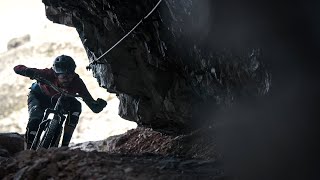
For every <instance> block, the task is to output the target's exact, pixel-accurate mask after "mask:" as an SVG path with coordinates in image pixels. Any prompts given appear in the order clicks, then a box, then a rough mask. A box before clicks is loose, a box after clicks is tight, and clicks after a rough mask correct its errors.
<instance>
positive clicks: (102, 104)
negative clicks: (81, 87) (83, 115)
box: [96, 98, 107, 109]
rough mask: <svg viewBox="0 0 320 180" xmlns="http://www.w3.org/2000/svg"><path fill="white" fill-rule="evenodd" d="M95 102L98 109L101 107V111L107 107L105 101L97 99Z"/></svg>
mask: <svg viewBox="0 0 320 180" xmlns="http://www.w3.org/2000/svg"><path fill="white" fill-rule="evenodd" d="M96 102H97V104H98V105H99V107H101V109H103V108H104V107H106V105H107V101H105V100H103V99H100V98H98V99H97V101H96Z"/></svg>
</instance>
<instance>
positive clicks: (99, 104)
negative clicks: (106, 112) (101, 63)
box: [78, 78, 107, 113]
mask: <svg viewBox="0 0 320 180" xmlns="http://www.w3.org/2000/svg"><path fill="white" fill-rule="evenodd" d="M78 85H79V95H80V96H82V97H85V98H84V99H83V101H84V102H85V103H86V104H87V106H88V107H89V108H90V109H91V110H92V112H94V113H99V112H101V111H102V110H103V108H104V107H105V106H106V105H107V102H106V101H104V100H103V99H100V98H98V99H97V100H94V99H93V98H92V96H91V94H90V93H89V91H88V89H87V87H86V85H85V84H84V82H83V81H82V79H80V78H79V82H78Z"/></svg>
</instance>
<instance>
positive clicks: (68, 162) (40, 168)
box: [0, 128, 229, 180]
mask: <svg viewBox="0 0 320 180" xmlns="http://www.w3.org/2000/svg"><path fill="white" fill-rule="evenodd" d="M204 132H205V131H204V130H203V132H200V131H199V132H195V133H193V134H189V135H185V136H170V135H165V134H162V133H159V132H156V131H153V130H152V129H149V128H137V129H134V130H130V131H128V132H127V133H125V134H123V135H117V136H112V137H109V138H108V139H106V140H103V141H91V142H86V143H79V144H76V145H74V146H71V147H69V148H50V149H48V150H46V149H40V150H38V151H33V150H23V138H22V136H20V135H18V134H8V133H5V134H0V150H1V151H0V152H2V153H0V178H1V179H139V180H140V179H148V180H149V179H201V180H202V179H215V180H222V179H229V178H227V177H226V176H224V172H223V169H222V166H221V164H220V163H219V160H218V159H219V158H217V155H216V153H215V151H214V149H213V147H214V146H213V144H211V143H210V142H208V141H207V140H205V139H203V138H199V137H200V136H199V134H202V135H203V133H204ZM206 132H208V131H206ZM201 137H203V136H201ZM201 141H202V142H203V143H202V144H201V143H200V142H201ZM205 141H206V143H204V142H205ZM9 142H10V143H9ZM12 142H16V143H12ZM191 144H193V145H194V146H193V147H191V146H190V145H191Z"/></svg>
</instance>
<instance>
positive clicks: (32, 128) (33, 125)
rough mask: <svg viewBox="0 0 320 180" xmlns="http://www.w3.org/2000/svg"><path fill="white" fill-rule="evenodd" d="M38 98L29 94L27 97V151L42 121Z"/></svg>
mask: <svg viewBox="0 0 320 180" xmlns="http://www.w3.org/2000/svg"><path fill="white" fill-rule="evenodd" d="M40 102H41V101H40V100H39V98H38V97H37V96H36V95H35V94H34V93H33V92H30V93H29V95H28V111H29V121H28V124H27V128H26V133H25V140H26V143H27V147H26V148H27V149H30V147H31V145H32V142H33V139H34V138H35V135H36V133H37V130H38V126H39V124H40V122H41V120H42V117H43V113H44V109H43V108H41V105H40Z"/></svg>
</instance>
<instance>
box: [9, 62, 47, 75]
mask: <svg viewBox="0 0 320 180" xmlns="http://www.w3.org/2000/svg"><path fill="white" fill-rule="evenodd" d="M13 70H14V72H15V73H17V74H19V75H22V76H26V77H30V78H33V77H34V76H36V75H37V76H41V77H44V78H46V77H48V76H49V74H50V73H49V71H50V70H49V69H47V68H46V69H36V68H29V67H26V66H25V65H17V66H15V67H14V68H13Z"/></svg>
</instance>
